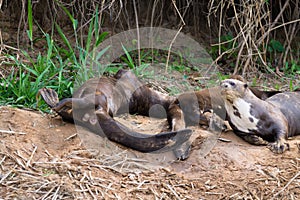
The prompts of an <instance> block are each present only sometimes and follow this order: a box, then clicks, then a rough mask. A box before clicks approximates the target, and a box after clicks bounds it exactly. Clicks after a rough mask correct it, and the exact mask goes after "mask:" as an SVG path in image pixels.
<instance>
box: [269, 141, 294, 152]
mask: <svg viewBox="0 0 300 200" xmlns="http://www.w3.org/2000/svg"><path fill="white" fill-rule="evenodd" d="M267 147H268V149H270V150H271V151H272V152H273V153H277V154H281V153H283V152H285V151H287V150H290V145H289V143H277V142H275V143H269V144H268V146H267Z"/></svg>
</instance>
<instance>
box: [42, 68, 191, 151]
mask: <svg viewBox="0 0 300 200" xmlns="http://www.w3.org/2000/svg"><path fill="white" fill-rule="evenodd" d="M39 94H40V95H41V96H42V97H43V99H44V100H45V102H46V103H47V104H48V105H49V106H50V107H51V108H52V109H53V110H54V111H56V112H57V113H58V114H59V115H61V116H62V118H63V119H65V120H68V121H73V122H75V123H78V124H80V125H82V126H84V127H87V128H89V129H90V130H92V131H93V132H95V133H97V134H99V135H102V136H104V135H105V136H107V137H108V139H110V140H112V141H115V142H117V143H120V144H122V145H124V146H127V147H130V148H132V149H135V150H138V151H141V152H153V151H158V150H161V149H164V150H170V149H174V148H177V147H179V146H180V145H181V144H182V143H183V142H184V141H186V140H188V138H189V137H190V135H191V130H187V129H185V130H180V131H174V132H166V133H159V134H156V135H153V134H152V135H151V134H142V133H138V132H134V131H132V130H129V129H128V128H127V127H125V126H124V125H122V124H120V123H119V122H117V121H115V120H114V119H113V116H115V115H117V114H121V113H137V114H141V115H149V109H150V108H152V107H153V106H155V105H160V107H158V108H157V109H158V110H156V111H155V112H153V113H154V114H156V115H155V117H164V115H161V113H162V112H161V110H163V109H167V108H168V107H169V105H170V103H171V102H173V101H174V98H173V97H168V96H166V95H163V94H160V93H158V92H156V91H154V90H152V89H150V88H148V87H146V86H143V84H142V83H141V82H140V81H139V80H138V79H137V77H136V76H135V75H134V74H133V73H132V72H131V71H126V70H120V71H119V72H118V73H117V74H116V76H115V77H114V78H109V77H101V78H94V79H90V80H88V81H87V82H86V83H84V84H83V85H82V86H81V87H80V88H79V89H78V90H77V91H76V92H75V93H74V94H73V97H72V98H66V99H63V100H61V101H59V100H58V98H57V94H56V92H55V91H53V90H51V89H45V88H43V89H41V90H40V91H39ZM157 113H158V114H157Z"/></svg>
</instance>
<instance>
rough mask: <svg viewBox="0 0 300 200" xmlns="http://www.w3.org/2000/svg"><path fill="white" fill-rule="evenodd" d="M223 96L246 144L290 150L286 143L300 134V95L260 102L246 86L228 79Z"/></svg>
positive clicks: (235, 128)
mask: <svg viewBox="0 0 300 200" xmlns="http://www.w3.org/2000/svg"><path fill="white" fill-rule="evenodd" d="M221 94H222V98H223V100H224V102H225V109H226V112H227V115H228V121H229V123H230V126H231V127H232V129H233V130H234V132H235V133H236V134H237V135H238V136H240V137H241V138H243V139H244V140H245V141H247V142H249V143H251V144H255V145H268V147H269V149H270V150H271V151H273V152H275V153H283V152H284V151H286V150H288V149H289V144H288V143H287V141H286V139H287V138H288V137H291V136H295V135H299V134H300V123H299V122H300V92H284V93H279V94H275V95H274V96H272V97H269V98H267V99H266V100H261V99H259V98H257V97H256V96H255V95H254V94H253V92H252V91H251V90H250V89H249V87H248V85H247V84H246V83H244V82H242V81H239V80H236V79H226V80H224V81H222V82H221Z"/></svg>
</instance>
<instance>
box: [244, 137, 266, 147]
mask: <svg viewBox="0 0 300 200" xmlns="http://www.w3.org/2000/svg"><path fill="white" fill-rule="evenodd" d="M243 139H244V140H245V141H247V142H249V143H250V144H254V145H268V144H269V142H268V141H266V140H264V139H262V138H261V137H259V136H257V135H245V136H243Z"/></svg>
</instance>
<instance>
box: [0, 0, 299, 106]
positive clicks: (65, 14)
mask: <svg viewBox="0 0 300 200" xmlns="http://www.w3.org/2000/svg"><path fill="white" fill-rule="evenodd" d="M1 3H2V4H1ZM1 3H0V8H1V10H2V12H3V15H5V16H7V18H5V20H6V21H9V22H11V23H12V24H15V25H17V26H16V27H15V28H16V29H17V31H15V32H13V33H10V32H9V34H12V36H11V37H9V39H7V40H5V39H3V40H2V36H1V44H2V45H1V51H0V55H1V63H2V65H1V74H0V75H1V76H2V77H1V83H0V91H1V96H0V104H2V105H3V104H11V105H17V106H25V107H31V108H35V107H36V94H37V91H38V89H40V88H42V87H46V86H48V87H52V88H54V89H55V90H56V91H58V94H59V96H60V97H62V96H70V94H71V93H72V91H73V88H74V85H73V82H74V81H77V82H78V83H79V84H80V83H81V82H83V81H84V80H86V79H88V78H89V77H91V76H95V75H97V74H93V73H91V71H90V70H89V68H87V67H83V66H86V65H87V64H88V62H90V61H91V60H93V61H94V60H98V59H100V58H101V56H103V55H104V54H105V52H106V51H107V50H108V48H109V47H107V48H103V49H101V51H100V52H99V51H97V54H96V53H95V50H96V49H97V48H98V47H99V45H100V44H101V43H102V42H103V41H104V40H105V39H107V38H108V37H110V36H112V35H115V34H117V33H121V32H122V31H126V30H129V29H132V28H139V27H146V26H151V27H164V28H169V29H173V30H176V31H178V32H183V33H185V34H187V35H191V36H192V37H193V38H195V39H196V40H197V41H198V42H199V43H202V44H204V46H205V47H206V49H207V51H208V52H209V53H210V55H211V56H212V58H213V59H214V63H216V64H218V67H219V69H220V71H221V72H224V73H239V74H243V75H248V74H257V73H258V72H263V73H267V74H271V75H272V76H273V77H274V76H281V77H289V78H290V79H291V80H290V82H289V88H290V89H295V88H297V87H299V86H298V85H294V84H293V80H299V76H300V36H299V31H300V28H299V27H300V19H299V18H300V13H299V7H300V3H299V0H296V1H276V2H273V1H268V0H266V1H254V0H250V1H245V0H239V1H229V0H218V1H207V0H206V1H205V0H201V1H195V0H194V1H193V0H190V1H171V0H167V1H163V0H158V1H157V0H150V1H142V0H132V1H105V0H104V1H98V0H87V1H72V2H71V3H70V2H69V1H65V0H57V1H46V0H41V1H31V0H21V1H20V0H12V1H4V2H2V1H1ZM5 20H4V18H2V22H4V21H5ZM2 30H3V32H4V31H5V29H2ZM134 42H138V41H134ZM123 51H124V54H123V56H121V57H120V58H119V59H116V60H115V61H114V63H112V64H110V65H109V67H107V68H105V71H101V70H100V72H101V73H108V74H109V73H113V72H115V71H116V70H117V69H119V68H121V67H124V66H126V67H128V68H131V69H133V70H135V71H136V72H137V73H140V72H141V69H144V68H146V67H147V66H148V64H149V63H150V64H151V63H154V62H159V63H161V62H164V63H167V64H166V65H169V66H170V69H171V70H177V71H179V72H181V73H183V74H185V73H190V70H194V69H193V68H191V67H190V66H189V63H188V62H186V60H184V59H183V58H182V56H181V55H173V56H170V55H171V54H170V52H169V51H168V50H165V51H161V50H157V49H141V50H140V49H139V50H134V51H131V50H130V49H126V48H125V47H124V48H123ZM171 57H172V59H171ZM97 64H99V63H97ZM99 65H100V64H99ZM78 74H80V76H75V75H78ZM257 78H258V77H257ZM75 79H76V80H75ZM41 109H43V105H42V107H41Z"/></svg>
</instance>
